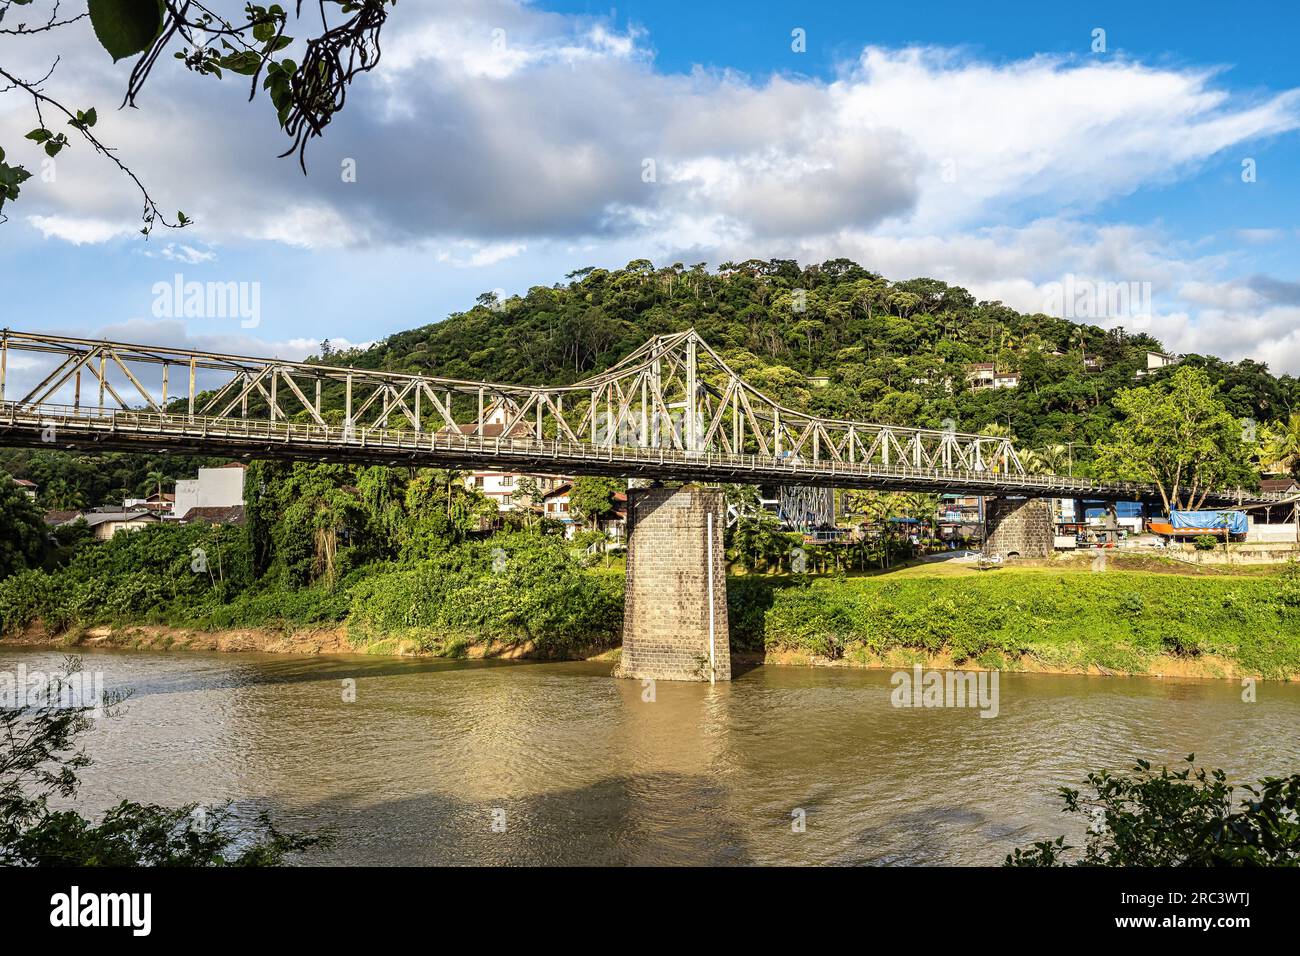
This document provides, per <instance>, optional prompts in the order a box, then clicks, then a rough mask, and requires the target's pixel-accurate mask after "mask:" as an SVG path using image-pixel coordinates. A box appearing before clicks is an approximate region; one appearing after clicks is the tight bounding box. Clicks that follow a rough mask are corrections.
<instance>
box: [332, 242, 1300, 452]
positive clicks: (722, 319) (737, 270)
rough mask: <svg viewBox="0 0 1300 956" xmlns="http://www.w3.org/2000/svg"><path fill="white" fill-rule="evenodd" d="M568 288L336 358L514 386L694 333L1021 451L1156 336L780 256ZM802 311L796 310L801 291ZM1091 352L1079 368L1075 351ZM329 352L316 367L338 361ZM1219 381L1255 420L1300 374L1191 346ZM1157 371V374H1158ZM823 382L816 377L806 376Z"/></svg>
mask: <svg viewBox="0 0 1300 956" xmlns="http://www.w3.org/2000/svg"><path fill="white" fill-rule="evenodd" d="M568 278H569V281H568V282H567V283H566V284H563V285H560V284H557V285H555V286H552V287H545V286H535V287H534V288H532V289H530V290H528V292H527V294H525V295H523V296H515V297H511V298H510V299H508V300H506V301H505V302H497V301H495V298H494V297H492V296H491V295H490V294H485V295H484V296H481V297H480V299H479V301H478V303H477V304H476V305H475V306H474V307H473V308H471V309H469V310H467V311H465V312H457V313H454V314H452V315H451V316H449V317H448V318H447V319H446V320H444V321H441V322H437V323H434V324H431V325H427V326H424V327H422V328H418V329H412V330H410V331H408V332H400V333H397V334H395V335H392V336H389V337H388V338H387V339H385V340H383V341H382V342H379V343H377V344H376V345H374V346H373V347H371V348H370V349H367V350H364V351H353V352H349V353H347V355H346V360H347V361H348V362H349V363H353V364H355V365H357V366H359V367H365V368H382V369H388V370H393V371H403V372H423V373H432V374H438V375H444V376H454V377H465V378H482V379H488V380H492V381H500V382H510V383H519V384H564V383H567V382H571V381H574V380H577V379H579V378H582V377H584V376H587V375H590V374H591V373H593V372H596V371H599V370H601V369H603V368H605V367H606V366H608V365H610V364H612V363H614V362H615V361H617V360H618V359H619V358H621V357H622V356H623V355H625V354H627V353H628V352H629V351H631V350H632V349H633V348H635V347H636V346H638V345H640V344H642V343H643V342H644V341H645V340H646V339H647V338H649V337H651V336H653V335H658V334H663V333H669V332H676V331H680V330H682V329H685V328H688V327H692V326H693V327H694V328H696V329H697V330H698V331H699V332H700V333H701V334H702V335H703V336H704V337H705V339H707V340H708V341H709V342H710V343H711V344H712V345H713V346H714V347H715V348H718V349H719V350H720V351H722V353H723V355H724V357H725V358H726V359H727V360H728V362H729V363H730V364H731V365H732V366H733V367H734V368H736V369H737V370H738V371H740V372H741V373H742V374H743V375H745V377H746V378H747V379H748V380H749V381H751V382H752V383H753V384H755V385H756V386H757V387H759V388H762V389H764V390H765V391H768V392H769V393H770V394H772V395H773V396H774V397H777V398H779V399H780V400H782V401H783V402H785V403H786V404H789V405H793V406H795V407H799V408H804V409H808V410H812V411H815V412H819V413H824V414H828V415H836V416H842V417H848V418H855V419H859V420H869V421H879V422H886V423H893V424H905V425H919V426H930V427H940V426H941V424H942V422H943V421H944V420H945V419H949V418H951V419H952V420H954V421H955V422H956V423H957V427H958V428H959V429H961V430H965V431H978V430H980V429H982V428H984V427H986V426H988V425H990V424H994V423H1000V424H1002V425H1004V426H1007V425H1009V426H1010V428H1011V430H1012V431H1013V433H1014V434H1015V435H1016V437H1017V438H1018V439H1019V440H1020V442H1021V443H1022V444H1023V445H1025V446H1028V447H1042V446H1045V445H1048V444H1053V443H1064V442H1073V443H1075V457H1076V463H1078V462H1082V468H1083V470H1084V471H1085V472H1086V469H1087V460H1088V458H1089V451H1088V446H1090V445H1091V444H1092V443H1094V442H1095V441H1097V440H1098V439H1100V438H1102V437H1104V435H1105V432H1106V430H1107V428H1108V426H1109V424H1110V423H1111V421H1112V420H1113V415H1114V413H1113V410H1112V409H1111V407H1110V399H1111V397H1112V396H1113V394H1114V393H1115V391H1116V390H1117V389H1119V388H1123V387H1126V386H1131V385H1133V384H1134V383H1135V380H1136V379H1135V375H1136V372H1137V371H1138V370H1139V369H1145V368H1146V358H1145V355H1146V352H1147V351H1148V350H1154V351H1163V346H1162V345H1161V343H1160V342H1158V341H1156V340H1155V339H1153V338H1152V337H1151V336H1149V335H1146V334H1142V333H1138V334H1128V333H1126V332H1125V331H1123V330H1122V329H1115V330H1111V331H1107V330H1105V329H1102V328H1100V327H1098V326H1089V325H1080V324H1076V323H1074V322H1070V321H1067V320H1065V319H1060V318H1055V317H1051V316H1047V315H1042V314H1036V315H1025V314H1021V313H1019V312H1016V311H1015V310H1013V309H1010V308H1008V307H1006V306H1004V305H1002V304H1001V303H998V302H976V301H975V299H974V297H973V296H971V295H970V293H968V292H967V291H966V290H964V289H961V288H958V287H956V286H949V285H947V284H946V283H943V282H939V281H937V280H934V279H911V280H907V281H902V282H889V281H888V280H886V279H884V278H882V277H880V276H878V275H877V274H875V273H872V272H869V271H867V270H866V269H864V268H862V267H861V266H858V265H857V264H855V263H852V262H849V261H847V260H843V259H837V260H833V261H830V262H825V263H822V264H821V265H813V266H809V267H807V268H804V269H800V268H799V267H798V265H797V264H796V263H794V262H792V261H788V260H773V261H771V262H760V261H757V260H751V261H749V262H745V263H741V264H739V265H736V264H732V263H725V264H724V265H723V266H722V267H721V268H720V269H719V270H718V271H717V272H716V273H710V272H708V271H707V270H706V269H705V268H704V267H703V266H694V267H691V268H689V269H687V268H684V267H682V266H681V265H680V264H676V265H673V266H669V267H665V268H661V269H655V268H654V267H653V265H652V264H651V263H650V262H649V261H647V260H636V261H634V262H631V263H629V264H628V265H627V266H626V267H625V268H623V269H618V270H614V271H608V270H604V269H581V270H578V271H577V272H574V273H571V274H570V276H569V277H568ZM799 289H802V290H804V295H803V297H802V298H803V300H804V301H803V305H804V309H803V310H802V311H798V310H797V309H796V304H797V300H796V294H797V293H796V290H799ZM1085 354H1086V355H1088V356H1090V357H1093V356H1095V357H1097V358H1099V359H1100V367H1099V368H1096V369H1092V368H1085V365H1084V355H1085ZM341 357H342V356H340V355H338V354H335V355H327V356H323V357H321V359H320V360H321V361H326V362H337V361H339V360H340V358H341ZM1185 361H1187V362H1189V363H1192V364H1197V365H1201V366H1204V367H1205V368H1206V369H1207V370H1208V371H1209V372H1210V374H1211V376H1212V377H1213V378H1214V379H1215V380H1216V381H1218V383H1219V385H1220V389H1221V391H1222V393H1223V396H1224V398H1225V400H1226V402H1227V404H1228V407H1229V410H1230V411H1231V412H1232V413H1233V414H1234V415H1236V416H1238V417H1250V418H1253V419H1255V420H1257V421H1260V422H1268V421H1276V420H1280V419H1284V418H1285V417H1286V415H1287V414H1289V412H1290V411H1291V410H1292V409H1293V408H1297V407H1300V381H1297V380H1296V379H1295V378H1293V377H1291V376H1283V377H1280V378H1279V377H1275V376H1273V375H1271V374H1270V373H1269V372H1268V370H1267V367H1266V366H1264V365H1262V364H1260V363H1257V362H1253V361H1243V362H1239V363H1229V362H1224V361H1222V360H1220V359H1217V358H1213V357H1206V356H1188V357H1187V358H1186V360H1185ZM977 362H995V363H996V364H997V368H998V370H999V371H1004V372H1016V373H1019V376H1020V386H1019V387H1016V388H1004V389H982V390H972V389H970V388H969V387H968V386H967V384H966V371H967V366H968V365H969V364H971V363H977ZM1157 374H1167V373H1157ZM810 377H825V378H826V379H828V382H827V384H826V385H824V386H820V387H814V386H811V385H810V384H809V381H808V379H809V378H810Z"/></svg>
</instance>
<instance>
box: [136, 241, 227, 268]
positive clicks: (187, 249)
mask: <svg viewBox="0 0 1300 956" xmlns="http://www.w3.org/2000/svg"><path fill="white" fill-rule="evenodd" d="M146 255H152V253H146ZM158 255H159V256H160V257H161V258H163V259H167V260H170V261H171V262H182V263H184V264H186V265H190V266H193V265H198V264H199V263H201V262H215V261H216V259H217V254H216V253H215V252H213V251H212V250H210V249H207V250H204V249H196V248H194V247H193V246H190V245H186V244H185V243H183V242H182V243H175V242H169V243H167V245H165V246H163V247H162V249H160V250H159V251H158Z"/></svg>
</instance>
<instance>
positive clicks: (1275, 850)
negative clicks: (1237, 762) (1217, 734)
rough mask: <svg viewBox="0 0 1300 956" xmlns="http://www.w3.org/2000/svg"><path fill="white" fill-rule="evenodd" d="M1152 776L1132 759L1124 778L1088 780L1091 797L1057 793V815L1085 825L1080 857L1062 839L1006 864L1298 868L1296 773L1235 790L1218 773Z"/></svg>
mask: <svg viewBox="0 0 1300 956" xmlns="http://www.w3.org/2000/svg"><path fill="white" fill-rule="evenodd" d="M1195 756H1196V755H1195V754H1189V755H1188V756H1187V764H1188V766H1186V767H1184V768H1182V769H1180V770H1170V769H1169V768H1168V767H1161V768H1160V770H1159V771H1158V772H1157V771H1155V770H1153V769H1152V768H1151V764H1149V763H1148V762H1146V761H1145V760H1139V761H1138V763H1137V766H1135V767H1134V768H1133V773H1132V774H1131V775H1130V776H1116V775H1113V774H1111V773H1109V772H1107V771H1105V770H1103V771H1101V772H1100V773H1090V774H1088V785H1089V786H1090V787H1091V788H1092V793H1091V794H1090V795H1087V796H1084V795H1081V794H1080V792H1079V791H1078V790H1072V789H1070V788H1069V787H1062V788H1061V790H1060V793H1061V796H1062V798H1063V800H1064V801H1065V807H1064V812H1066V813H1073V814H1080V815H1083V816H1087V817H1089V818H1090V819H1091V825H1090V827H1089V829H1088V836H1087V840H1086V843H1085V845H1084V847H1083V853H1082V855H1081V856H1079V857H1078V858H1077V859H1073V860H1067V859H1066V856H1067V854H1069V853H1071V851H1073V850H1076V849H1078V848H1077V847H1073V846H1069V845H1068V844H1066V842H1065V837H1063V836H1062V837H1057V838H1056V839H1055V840H1043V841H1039V842H1037V843H1034V844H1033V845H1032V846H1031V847H1030V848H1028V849H1016V850H1015V851H1014V852H1013V853H1012V854H1011V855H1010V856H1008V857H1007V858H1006V863H1005V865H1007V866H1160V867H1174V866H1202V867H1203V866H1300V774H1291V775H1290V776H1289V777H1280V778H1279V777H1265V778H1264V779H1262V780H1260V781H1259V782H1258V783H1257V784H1255V785H1253V786H1252V785H1246V786H1244V787H1242V788H1241V789H1242V790H1244V791H1245V792H1246V794H1247V796H1245V797H1243V798H1242V799H1241V800H1240V801H1239V802H1238V806H1237V808H1236V809H1234V808H1233V799H1232V798H1233V793H1234V792H1235V788H1234V787H1232V786H1230V785H1229V784H1228V783H1227V776H1226V774H1224V772H1223V771H1222V770H1205V769H1204V768H1197V767H1196V766H1195Z"/></svg>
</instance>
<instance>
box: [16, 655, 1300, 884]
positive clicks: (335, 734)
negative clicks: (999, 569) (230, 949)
mask: <svg viewBox="0 0 1300 956" xmlns="http://www.w3.org/2000/svg"><path fill="white" fill-rule="evenodd" d="M81 657H82V660H83V663H84V667H85V671H86V673H88V674H92V675H93V674H100V675H102V679H103V682H104V685H105V687H107V688H110V689H112V688H118V689H122V688H130V689H131V690H132V692H133V694H132V697H131V699H130V701H129V703H128V704H127V706H126V708H125V712H124V713H123V714H122V715H120V716H118V717H115V718H112V719H105V720H100V721H97V722H96V726H95V729H94V730H93V731H92V733H91V734H90V735H89V737H88V739H87V750H88V753H89V754H90V756H91V757H92V758H93V759H94V761H95V763H94V766H93V767H91V768H90V769H89V770H87V771H86V772H85V773H84V776H83V786H82V790H81V793H80V796H79V798H78V802H77V805H78V806H79V807H80V808H81V809H82V810H83V812H87V813H92V814H94V813H98V812H100V811H102V810H104V809H106V808H107V807H109V806H111V805H113V804H114V803H116V802H117V801H119V800H122V799H131V800H141V801H151V802H157V803H165V804H173V805H175V804H183V803H188V802H191V801H199V802H208V803H213V802H220V801H224V800H232V801H234V804H235V806H236V808H237V809H238V811H239V813H240V814H241V815H247V816H249V817H251V815H252V814H253V813H255V812H256V811H257V810H259V809H269V810H270V811H272V813H273V814H274V816H275V818H276V820H277V822H278V823H280V824H281V825H282V826H285V827H289V828H291V829H300V830H301V829H316V828H328V829H329V830H331V831H332V832H333V833H334V834H335V843H334V845H333V846H332V847H331V848H329V849H326V850H323V851H317V852H315V853H313V854H311V855H310V856H307V857H304V858H303V859H302V860H301V861H300V862H304V863H310V862H318V863H328V864H335V863H366V864H398V865H412V864H435V863H453V864H488V865H499V864H717V863H724V864H725V863H735V864H782V863H792V864H983V863H998V862H1000V861H1001V860H1002V858H1003V857H1004V856H1005V855H1006V854H1007V853H1008V852H1009V851H1010V850H1011V848H1013V847H1015V846H1024V845H1026V844H1028V843H1029V842H1030V841H1032V840H1035V839H1041V838H1046V837H1054V836H1056V835H1058V834H1061V833H1066V834H1069V835H1070V836H1072V837H1076V838H1077V837H1078V836H1079V833H1080V829H1079V824H1077V823H1075V822H1072V820H1071V818H1069V817H1066V816H1065V815H1064V814H1062V813H1061V812H1060V801H1059V798H1058V797H1057V796H1056V795H1055V790H1056V788H1057V787H1059V786H1061V785H1078V784H1079V783H1080V782H1081V780H1082V778H1083V776H1084V775H1085V774H1086V773H1087V772H1088V771H1089V770H1093V769H1100V768H1103V767H1105V768H1110V769H1114V770H1124V769H1127V768H1128V767H1130V766H1131V765H1132V762H1133V760H1134V759H1135V758H1138V757H1142V758H1145V759H1148V760H1151V761H1154V762H1157V763H1160V762H1166V763H1169V764H1171V765H1172V764H1173V763H1175V762H1177V761H1178V760H1180V759H1181V757H1182V756H1183V755H1185V754H1187V753H1190V752H1195V753H1196V755H1197V758H1198V762H1200V763H1204V764H1206V765H1210V766H1218V767H1222V768H1223V769H1225V770H1226V771H1228V773H1229V774H1230V775H1231V776H1232V777H1234V778H1237V779H1254V778H1255V777H1258V776H1263V775H1265V774H1282V773H1289V772H1293V771H1296V770H1297V769H1300V685H1296V684H1284V683H1270V682H1260V683H1259V684H1258V686H1257V688H1256V696H1257V699H1256V701H1255V702H1253V703H1248V702H1245V701H1243V700H1242V688H1241V685H1240V683H1239V682H1237V681H1193V680H1160V679H1154V678H1138V677H1132V678H1099V677H1084V676H1063V675H1042V674H1022V675H1017V674H1004V675H1002V676H1001V678H1000V682H999V698H998V704H999V706H998V715H997V716H996V717H994V718H982V717H980V716H979V711H978V710H976V709H970V708H919V709H917V708H898V707H895V706H893V705H892V703H891V692H892V690H893V686H892V685H891V674H890V673H889V672H885V671H866V670H848V669H827V668H795V667H774V666H766V667H755V668H753V669H751V670H748V671H746V672H744V673H743V674H741V675H740V676H739V677H738V678H737V679H736V680H735V681H733V682H731V683H729V684H720V685H718V686H715V687H710V686H709V685H707V684H674V683H667V682H660V683H659V684H658V685H657V686H656V687H655V688H654V699H653V701H648V700H646V699H645V697H647V696H648V695H647V693H646V688H644V687H643V685H642V684H641V683H640V682H636V681H625V680H615V679H613V678H611V677H610V676H609V672H610V665H608V664H596V663H483V662H475V663H468V662H464V663H459V662H448V661H427V660H399V659H379V658H367V657H284V656H280V655H275V656H271V655H255V654H240V655H228V654H227V655H222V654H208V653H189V652H182V653H170V654H169V653H153V652H131V651H108V650H103V651H87V652H83V653H82V654H81ZM62 660H63V656H62V654H60V653H57V652H52V651H48V650H27V649H20V648H3V649H0V671H8V672H14V671H15V670H16V668H17V666H18V664H20V663H21V664H23V665H24V666H25V668H26V669H27V670H28V671H29V672H30V671H32V670H41V669H44V670H51V669H57V668H58V667H59V666H60V665H61V663H62ZM347 681H354V682H355V685H354V686H355V700H354V701H351V702H349V701H348V700H346V699H345V698H346V697H347V696H349V695H348V694H347V691H348V689H349V687H350V686H352V685H349V684H347V683H346V682H347ZM798 811H802V817H803V819H804V821H805V823H806V827H805V829H804V832H795V829H796V828H795V827H794V826H792V823H793V822H794V820H795V818H796V817H797V816H799V813H798Z"/></svg>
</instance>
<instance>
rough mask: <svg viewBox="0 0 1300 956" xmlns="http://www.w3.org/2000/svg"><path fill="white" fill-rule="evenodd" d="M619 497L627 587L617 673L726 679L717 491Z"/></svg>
mask: <svg viewBox="0 0 1300 956" xmlns="http://www.w3.org/2000/svg"><path fill="white" fill-rule="evenodd" d="M627 497H628V501H627V505H628V507H627V587H626V595H625V597H624V604H623V656H622V660H621V662H620V664H619V670H618V675H619V676H620V677H633V678H646V677H649V678H654V679H656V680H696V681H698V680H709V678H710V670H712V676H713V678H714V679H716V680H731V651H730V647H729V645H728V643H727V578H726V568H725V561H724V557H723V548H722V532H723V529H724V528H725V527H726V521H725V515H726V511H725V507H724V504H723V500H722V492H721V491H720V490H718V489H714V488H695V487H689V486H688V487H685V488H633V489H631V490H629V491H628V496H627ZM710 517H712V526H713V530H712V544H713V547H712V550H710V549H709V537H710V533H709V524H710V521H709V519H710ZM710 594H712V604H710ZM710 610H712V613H711V614H710ZM710 633H711V634H712V639H710Z"/></svg>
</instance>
